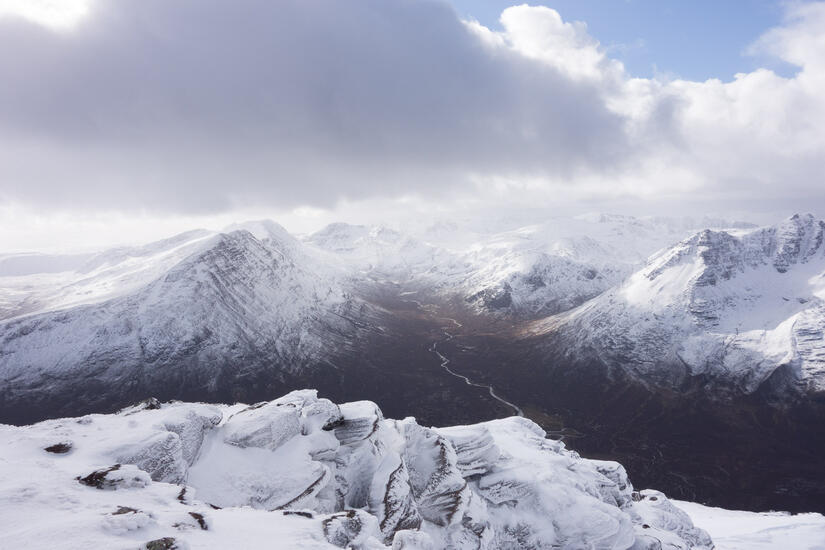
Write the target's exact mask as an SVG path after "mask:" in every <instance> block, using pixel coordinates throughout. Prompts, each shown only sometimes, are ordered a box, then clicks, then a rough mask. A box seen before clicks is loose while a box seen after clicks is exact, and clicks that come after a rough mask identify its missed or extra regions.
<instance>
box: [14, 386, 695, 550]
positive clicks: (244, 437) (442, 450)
mask: <svg viewBox="0 0 825 550" xmlns="http://www.w3.org/2000/svg"><path fill="white" fill-rule="evenodd" d="M180 434H189V435H188V436H186V437H181V435H180ZM28 438H32V442H31V444H30V443H27V440H28ZM61 438H65V439H69V440H71V441H73V442H74V447H73V450H72V457H73V458H72V459H70V460H68V461H67V459H63V458H61V457H59V456H54V458H49V460H51V461H52V463H53V465H54V466H57V465H61V466H59V467H60V468H70V469H71V468H77V467H78V465H81V464H89V465H92V464H95V463H100V462H103V461H105V460H108V458H109V457H112V456H120V457H132V460H133V462H132V463H131V464H127V463H118V464H115V465H113V466H111V467H107V468H102V469H97V470H94V471H92V472H91V473H88V470H87V471H86V472H83V473H82V475H81V476H78V477H77V480H78V481H79V482H80V483H81V484H82V485H86V486H89V487H94V488H97V489H108V490H115V489H116V490H117V494H118V495H119V500H118V501H116V502H117V504H116V505H115V501H109V500H105V501H104V500H101V501H100V503H101V506H103V505H105V506H106V508H105V510H103V511H102V513H101V517H103V520H102V521H103V523H102V531H101V533H102V534H101V535H100V536H101V537H104V538H106V537H108V538H106V540H107V541H108V543H107V544H103V543H101V546H107V545H108V546H113V545H114V546H117V545H116V544H113V540H115V539H116V538H117V537H122V536H125V537H128V538H130V539H132V540H134V539H135V538H139V537H141V536H145V537H146V538H144V539H143V540H146V539H148V538H150V537H151V536H152V535H153V534H154V535H155V536H154V538H153V539H152V542H151V543H147V544H153V545H155V546H157V545H162V544H167V543H168V544H172V541H174V544H176V545H178V546H179V547H184V545H186V543H187V542H186V541H187V540H188V539H189V537H191V536H194V534H195V533H198V539H197V540H198V541H199V542H198V545H199V547H201V546H202V545H204V544H207V546H208V542H209V541H210V540H212V539H210V538H209V537H210V536H215V537H220V534H221V533H222V532H225V531H223V530H222V529H220V528H219V526H220V525H221V521H224V520H223V519H222V518H234V520H233V521H242V520H241V518H242V517H246V516H251V515H253V514H257V513H263V514H269V515H268V516H266V517H268V518H272V519H270V520H267V521H276V522H287V523H285V524H283V525H290V526H292V527H289V529H294V530H295V532H297V533H304V534H305V535H306V536H307V537H309V539H307V540H310V539H312V540H315V541H325V543H328V544H332V545H334V546H337V547H341V548H353V549H358V548H363V549H367V548H370V549H377V548H386V547H392V548H395V549H408V550H412V549H418V550H420V549H426V548H431V549H433V550H435V549H439V548H452V549H470V548H472V549H479V548H480V549H489V550H492V549H495V548H514V549H515V548H524V549H527V548H530V549H534V548H582V547H587V548H594V549H605V550H607V549H611V550H613V549H629V548H631V547H632V548H655V544H654V541H655V540H660V541H663V542H664V541H667V542H668V543H669V544H672V545H673V547H675V548H684V549H689V548H696V549H709V548H710V547H711V543H710V540H709V538H708V537H707V535H706V534H704V533H703V532H702V531H700V530H698V529H696V528H695V527H694V526H693V525H692V523H691V522H690V519H689V518H688V517H687V516H686V515H685V514H684V513H682V512H680V511H679V510H678V508H676V507H674V506H673V505H672V504H670V503H669V502H668V501H667V499H666V498H665V497H664V495H661V493H655V492H644V493H641V494H640V496H639V495H637V498H633V492H632V491H633V488H632V486H631V485H630V482H629V481H628V480H627V476H626V474H625V472H624V469H623V468H622V467H621V466H620V465H618V464H616V463H613V462H605V461H590V460H586V459H582V458H581V457H579V455H577V454H576V453H573V452H570V451H567V450H566V449H565V448H564V445H563V443H561V442H559V441H553V440H550V439H547V438H546V436H545V433H544V432H543V431H542V430H541V429H540V428H539V427H538V426H537V425H536V424H534V423H532V422H531V421H529V420H526V419H524V418H520V417H513V418H509V419H504V420H496V421H492V422H486V423H483V424H478V425H474V426H462V427H453V428H443V429H433V428H427V427H424V426H421V425H419V424H418V423H417V422H416V421H415V420H414V419H412V418H407V419H405V420H401V421H396V420H388V419H385V418H383V415H382V413H381V411H380V409H379V408H378V407H377V406H376V405H375V404H374V403H371V402H368V401H360V402H355V403H345V404H343V405H340V406H338V405H335V404H334V403H332V402H330V401H328V400H326V399H321V398H318V397H317V395H316V393H315V392H314V391H306V390H305V391H298V392H292V393H290V394H288V395H286V396H284V397H282V398H280V399H277V400H275V401H272V402H267V403H259V404H257V405H253V406H251V407H247V406H241V405H238V406H232V407H214V406H208V405H198V404H192V405H190V404H184V403H168V404H160V403H158V404H157V406H156V407H151V408H145V407H133V408H130V409H126V410H124V411H121V412H120V413H118V414H115V415H108V416H107V415H95V416H90V417H84V418H83V419H79V421H72V420H70V419H66V420H60V421H49V422H46V423H43V424H39V425H34V426H30V427H11V426H5V427H3V426H0V442H3V440H8V441H15V445H14V447H20V446H23V447H25V446H26V445H29V444H30V445H31V446H32V448H33V449H35V450H36V452H38V453H40V456H41V457H43V456H46V457H50V456H52V455H46V454H44V453H43V452H42V448H43V447H42V443H41V442H42V441H44V440H51V441H54V440H58V439H61ZM184 440H185V441H186V442H187V443H186V444H184ZM187 446H189V448H188V450H187V451H186V452H184V448H185V447H187ZM10 448H12V445H0V453H2V452H3V451H2V449H10ZM0 460H2V461H3V464H4V467H6V466H8V468H9V471H10V472H12V473H13V472H14V471H16V470H15V469H21V472H22V471H23V470H26V469H27V468H28V469H29V470H31V469H33V468H34V469H36V468H42V467H51V466H52V463H50V464H49V465H46V464H45V461H44V460H40V461H38V462H40V463H42V464H43V466H41V465H39V464H37V463H34V464H33V463H31V462H30V461H26V460H22V461H21V460H19V459H12V458H11V457H9V458H7V457H5V456H3V455H2V454H0ZM26 471H28V470H26ZM150 474H151V477H152V478H154V479H155V482H152V481H151V480H150ZM29 475H30V474H29ZM58 478H59V475H58ZM184 483H185V485H184V486H183V487H180V486H176V485H175V484H180V485H183V484H184ZM61 490H62V489H58V491H61ZM85 490H86V491H88V489H85ZM93 492H94V493H97V492H96V491H93ZM141 495H145V496H141ZM81 497H82V495H81ZM76 498H80V497H76ZM59 502H62V501H59ZM59 509H60V506H58V508H57V510H59ZM112 510H114V511H112ZM44 513H45V514H46V515H48V513H49V512H48V511H46V512H44ZM54 513H57V512H54ZM38 521H39V522H42V521H46V522H48V518H47V519H46V520H44V519H43V517H42V516H41V517H39V518H38ZM264 524H266V522H264ZM283 525H281V526H280V527H278V528H279V529H281V530H282V531H283V529H284V526H283ZM212 526H215V528H214V529H213V528H212ZM169 530H174V531H173V532H174V533H175V536H174V537H172V536H168V534H167V535H165V536H163V537H160V538H158V536H157V535H158V534H164V533H168V532H169ZM283 532H290V531H288V530H287V531H283ZM213 533H216V534H215V535H213ZM301 536H304V535H301ZM192 540H194V539H192ZM214 540H218V539H214ZM161 547H162V546H161ZM210 547H211V546H210ZM307 547H311V548H314V547H315V546H311V545H309V546H307Z"/></svg>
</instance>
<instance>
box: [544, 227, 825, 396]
mask: <svg viewBox="0 0 825 550" xmlns="http://www.w3.org/2000/svg"><path fill="white" fill-rule="evenodd" d="M535 330H536V331H537V332H538V333H544V334H553V335H554V337H555V338H559V339H561V341H562V342H564V343H563V344H561V345H562V347H565V349H566V353H568V354H569V355H570V356H579V357H584V358H587V359H590V360H594V361H595V360H598V361H600V362H602V363H604V364H606V365H607V366H608V367H609V368H612V369H621V370H622V371H624V372H626V373H630V374H631V375H632V376H634V377H635V378H636V379H637V380H638V381H640V382H641V383H643V384H650V385H662V386H667V387H672V388H678V387H680V386H681V385H682V384H684V383H686V381H688V380H690V379H697V378H701V379H702V380H704V383H705V384H708V385H711V386H718V387H726V388H729V389H733V390H734V391H737V392H741V393H744V394H750V393H753V392H755V391H756V390H757V389H758V388H759V387H760V386H762V385H763V384H765V383H766V382H768V381H769V380H771V381H772V383H773V384H786V383H787V384H789V385H791V386H795V387H797V388H798V389H800V390H802V391H811V392H822V391H825V339H823V331H825V222H824V221H822V220H818V219H815V218H814V217H813V216H811V215H795V216H793V217H791V218H789V219H787V220H785V221H784V222H782V223H780V224H778V225H776V226H772V227H765V228H759V229H755V230H741V231H712V230H705V231H701V232H699V233H697V234H695V235H693V236H692V237H690V238H688V239H686V240H684V241H682V242H680V243H678V244H676V245H675V246H673V247H671V248H668V249H666V250H664V251H662V252H660V253H658V254H656V255H654V256H653V257H652V258H651V259H650V261H649V262H648V263H647V265H646V266H645V267H644V268H643V269H641V270H639V271H637V272H636V273H634V274H633V275H632V276H630V277H629V278H628V279H626V280H625V281H624V282H623V283H622V284H620V285H618V286H616V287H614V288H612V289H611V290H610V291H608V292H605V293H604V294H602V295H600V296H598V297H597V298H595V299H593V300H591V301H589V302H587V303H586V304H584V305H582V306H580V307H579V308H577V309H574V310H571V311H569V312H566V313H563V314H561V315H557V316H555V317H551V318H548V319H546V320H543V321H541V322H540V323H538V325H537V327H536V328H535ZM583 360H586V359H583Z"/></svg>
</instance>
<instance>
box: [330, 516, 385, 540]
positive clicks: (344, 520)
mask: <svg viewBox="0 0 825 550" xmlns="http://www.w3.org/2000/svg"><path fill="white" fill-rule="evenodd" d="M376 523H377V520H376V519H375V516H372V515H370V514H368V513H367V512H364V511H363V510H347V511H346V512H339V513H336V514H332V515H331V516H329V517H328V518H326V519H325V520H324V523H323V525H324V535H325V536H326V538H327V540H328V541H329V542H330V543H332V544H334V545H335V546H339V547H341V548H359V547H361V546H362V545H364V544H365V543H366V542H367V541H368V540H369V538H370V537H371V536H372V535H373V533H375V531H376Z"/></svg>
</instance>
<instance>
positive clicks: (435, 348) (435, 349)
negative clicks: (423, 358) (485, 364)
mask: <svg viewBox="0 0 825 550" xmlns="http://www.w3.org/2000/svg"><path fill="white" fill-rule="evenodd" d="M445 319H447V320H448V321H450V322H451V323H453V324H454V325H455V326H456V327H458V328H460V327H461V326H462V325H461V323H459V322H458V321H456V320H455V319H452V318H450V317H445ZM443 332H444V335H445V338H444V340H443V342H449V341H450V340H452V339H453V338H455V336H454V335H452V334H450V333H449V332H447V330H446V329H444V330H443ZM430 351H431V352H433V353H434V354H436V355H437V356H438V358H439V359H441V367H442V368H443V369H444V370H445V371H447V372H448V373H449V374H451V375H453V376H455V377H456V378H460V379H462V380H464V383H465V384H467V385H468V386H474V387H476V388H485V389H487V391H488V392H489V393H490V397H492V398H493V399H495V400H496V401H498V402H499V403H502V404H504V405H507V406H508V407H510V408H511V409H513V411H515V413H516V414H517V415H518V416H524V411H522V410H521V407H519V406H518V405H516V404H515V403H510V402H509V401H507V400H506V399H504V398H502V397H500V396H499V395H497V394H496V391H495V389H494V388H493V386H491V385H489V384H479V383H477V382H473V381H472V380H470V379H469V378H467V377H466V376H464V375H463V374H458V373H457V372H455V371H453V370H451V369H450V367H449V364H450V360H449V359H448V358H447V357H445V356H444V354H442V353H441V352H440V351H438V342H433V345H432V346H430Z"/></svg>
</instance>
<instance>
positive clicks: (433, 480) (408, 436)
mask: <svg viewBox="0 0 825 550" xmlns="http://www.w3.org/2000/svg"><path fill="white" fill-rule="evenodd" d="M396 426H397V428H398V429H399V431H400V432H401V433H402V434H403V435H404V439H405V446H404V454H403V458H404V461H405V462H406V464H407V465H408V466H407V467H408V469H409V480H410V488H411V490H412V494H413V498H414V499H415V501H416V503H417V505H418V512H419V513H420V514H421V517H422V518H424V519H425V520H427V521H429V522H431V523H434V524H435V525H438V526H440V527H446V526H448V525H450V524H452V523H453V522H455V521H458V520H460V519H461V517H462V513H463V511H464V508H465V507H466V506H467V501H468V499H469V490H468V489H467V482H466V481H465V480H464V478H463V477H462V476H461V472H460V471H459V469H458V466H457V462H458V459H457V457H456V453H455V449H454V448H453V447H452V445H450V443H449V441H447V439H446V438H444V437H442V436H440V435H438V433H437V432H436V431H435V430H432V429H429V428H424V427H422V426H419V425H418V424H416V423H415V421H414V420H412V419H407V420H405V421H403V422H400V423H398V424H397V425H396Z"/></svg>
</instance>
